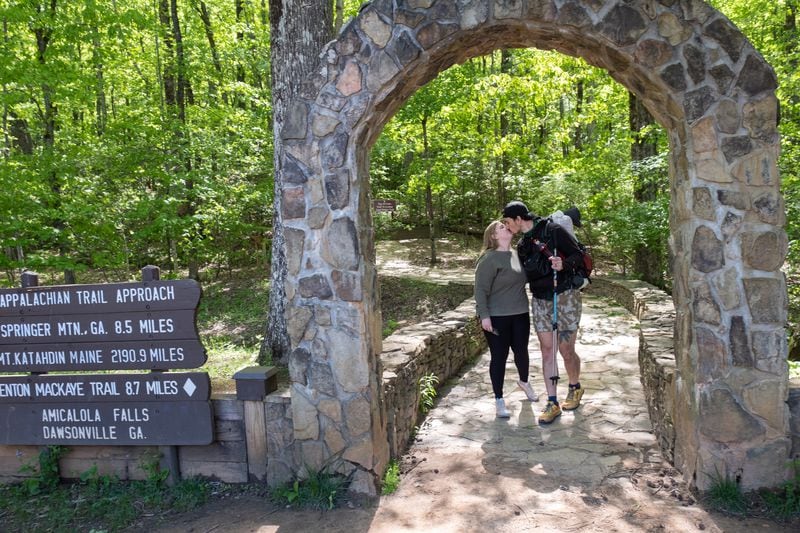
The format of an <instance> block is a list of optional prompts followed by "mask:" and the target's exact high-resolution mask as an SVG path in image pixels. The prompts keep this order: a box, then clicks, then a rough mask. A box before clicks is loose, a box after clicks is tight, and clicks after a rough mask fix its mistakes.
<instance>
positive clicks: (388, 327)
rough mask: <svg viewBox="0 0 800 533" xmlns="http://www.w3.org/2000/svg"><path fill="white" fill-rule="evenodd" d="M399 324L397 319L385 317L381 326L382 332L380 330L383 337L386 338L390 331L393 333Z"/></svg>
mask: <svg viewBox="0 0 800 533" xmlns="http://www.w3.org/2000/svg"><path fill="white" fill-rule="evenodd" d="M399 325H400V324H399V323H398V322H397V320H393V319H391V318H389V319H387V320H386V323H385V324H384V326H383V332H382V333H383V337H384V338H386V337H388V336H389V335H391V334H392V333H394V331H395V330H397V328H398V326H399Z"/></svg>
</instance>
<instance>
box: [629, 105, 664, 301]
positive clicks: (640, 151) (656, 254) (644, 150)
mask: <svg viewBox="0 0 800 533" xmlns="http://www.w3.org/2000/svg"><path fill="white" fill-rule="evenodd" d="M628 122H629V125H630V130H631V136H632V138H633V142H632V143H631V163H634V164H635V163H636V162H637V161H644V160H646V159H648V158H650V157H653V156H655V155H656V154H657V153H658V143H657V140H656V138H655V136H654V135H653V134H652V133H648V132H647V131H646V128H648V127H650V126H653V125H655V119H653V116H652V115H651V114H650V112H649V111H647V109H646V108H645V107H644V105H642V102H641V100H639V99H638V98H636V96H635V95H634V94H633V93H628ZM634 175H635V176H634V180H635V182H634V190H633V197H634V199H635V200H636V201H638V202H651V201H653V200H655V199H656V197H657V193H658V189H657V187H658V185H657V181H656V180H655V179H653V177H652V176H650V175H649V174H648V173H646V172H643V171H641V170H638V171H637V169H636V167H635V165H634ZM660 255H661V254H660V250H658V249H656V248H654V247H652V246H649V245H647V244H639V245H638V246H637V247H636V251H635V257H634V265H633V267H634V271H635V272H637V273H638V274H639V275H640V276H641V277H642V279H643V280H644V281H646V282H648V283H652V284H653V285H656V286H663V279H662V276H661V267H660V260H659V258H660Z"/></svg>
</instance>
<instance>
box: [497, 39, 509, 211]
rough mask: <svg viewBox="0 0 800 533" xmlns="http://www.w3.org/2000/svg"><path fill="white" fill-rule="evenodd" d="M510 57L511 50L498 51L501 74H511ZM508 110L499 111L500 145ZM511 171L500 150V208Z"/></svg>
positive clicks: (505, 195) (504, 133)
mask: <svg viewBox="0 0 800 533" xmlns="http://www.w3.org/2000/svg"><path fill="white" fill-rule="evenodd" d="M511 66H512V57H511V50H507V49H503V50H501V51H500V72H501V73H503V74H508V75H511ZM508 115H509V110H508V109H507V108H506V107H505V106H503V109H502V111H500V145H501V146H505V144H506V143H505V139H506V137H508V132H509V123H510V121H509V119H508ZM510 172H511V161H510V159H509V157H508V154H507V153H506V151H505V150H503V151H502V155H501V156H500V172H499V173H498V174H499V179H498V180H497V181H498V183H497V204H498V207H499V208H500V209H502V208H503V206H504V205H506V204H507V203H508V189H507V187H506V178H507V177H508V174H509V173H510Z"/></svg>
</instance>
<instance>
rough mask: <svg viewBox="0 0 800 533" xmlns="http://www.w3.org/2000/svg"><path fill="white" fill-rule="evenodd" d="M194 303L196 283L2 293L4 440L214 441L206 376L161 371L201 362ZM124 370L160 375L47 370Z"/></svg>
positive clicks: (0, 427) (0, 434)
mask: <svg viewBox="0 0 800 533" xmlns="http://www.w3.org/2000/svg"><path fill="white" fill-rule="evenodd" d="M199 301H200V286H199V284H197V282H195V281H193V280H170V281H160V280H150V281H143V282H133V283H116V284H103V285H70V286H54V287H27V288H22V289H6V290H0V372H12V373H16V374H17V375H12V376H2V377H0V444H39V445H41V444H119V445H131V444H142V445H162V444H163V445H179V444H208V443H210V442H211V440H212V439H213V415H212V410H211V404H210V402H209V397H210V385H209V379H208V375H207V374H205V373H200V372H192V373H170V372H161V371H162V370H169V369H185V368H196V367H199V366H202V365H203V364H204V363H205V361H206V354H205V350H204V348H203V346H202V344H201V343H200V339H199V336H198V333H197V326H196V313H197V306H198V304H199ZM128 369H138V370H156V371H159V372H157V373H150V374H119V373H117V374H102V375H86V374H73V375H58V374H44V373H48V372H53V371H78V372H81V371H83V372H86V371H93V370H128ZM23 372H32V373H35V374H34V375H19V374H20V373H23ZM40 374H44V375H40Z"/></svg>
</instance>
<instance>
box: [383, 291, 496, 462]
mask: <svg viewBox="0 0 800 533" xmlns="http://www.w3.org/2000/svg"><path fill="white" fill-rule="evenodd" d="M486 349H487V345H486V339H485V338H484V336H483V333H482V330H481V328H480V326H479V324H478V321H477V320H476V319H475V300H474V299H472V298H470V299H468V300H465V301H464V302H463V303H462V304H461V305H459V306H458V307H457V308H456V309H455V310H453V311H449V312H447V313H444V314H442V315H439V316H438V317H436V318H435V319H433V320H430V321H427V322H421V323H419V324H415V325H413V326H409V327H407V328H402V329H400V330H397V331H396V332H394V333H393V334H392V335H390V336H389V337H387V338H386V339H385V340H384V342H383V351H382V352H381V355H380V359H381V363H382V364H383V392H384V401H385V405H386V422H387V424H386V426H387V438H388V441H389V452H390V454H391V456H392V457H399V456H400V455H401V454H402V453H403V452H404V451H405V448H406V446H407V444H408V442H409V440H410V438H411V436H412V435H413V433H414V427H415V426H416V425H417V423H418V421H419V419H420V410H419V405H420V387H419V382H420V379H421V378H422V377H423V376H427V375H429V374H433V375H435V376H436V378H437V379H438V383H437V389H438V388H441V387H442V386H443V385H444V384H445V382H446V381H447V380H448V379H450V378H451V377H453V376H457V375H460V371H461V369H462V368H463V367H464V366H465V365H466V364H467V363H470V362H472V361H474V360H475V358H476V357H478V355H479V354H480V353H482V352H483V351H484V350H486Z"/></svg>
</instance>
